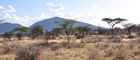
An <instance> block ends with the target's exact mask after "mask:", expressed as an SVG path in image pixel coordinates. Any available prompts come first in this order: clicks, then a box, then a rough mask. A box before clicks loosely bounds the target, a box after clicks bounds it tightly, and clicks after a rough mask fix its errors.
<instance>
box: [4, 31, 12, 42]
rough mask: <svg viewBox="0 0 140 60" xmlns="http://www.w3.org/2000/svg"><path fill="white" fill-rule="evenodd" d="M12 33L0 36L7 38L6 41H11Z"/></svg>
mask: <svg viewBox="0 0 140 60" xmlns="http://www.w3.org/2000/svg"><path fill="white" fill-rule="evenodd" d="M13 35H14V34H13V31H10V32H5V33H4V34H3V35H2V36H3V38H7V39H8V40H11V37H12V36H13Z"/></svg>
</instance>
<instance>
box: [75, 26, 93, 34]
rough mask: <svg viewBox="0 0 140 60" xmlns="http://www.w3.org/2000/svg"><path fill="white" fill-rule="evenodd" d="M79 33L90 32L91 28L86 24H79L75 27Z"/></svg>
mask: <svg viewBox="0 0 140 60" xmlns="http://www.w3.org/2000/svg"><path fill="white" fill-rule="evenodd" d="M75 29H76V30H77V31H78V32H79V33H88V32H90V31H91V30H92V29H91V28H90V27H88V26H79V27H76V28H75Z"/></svg>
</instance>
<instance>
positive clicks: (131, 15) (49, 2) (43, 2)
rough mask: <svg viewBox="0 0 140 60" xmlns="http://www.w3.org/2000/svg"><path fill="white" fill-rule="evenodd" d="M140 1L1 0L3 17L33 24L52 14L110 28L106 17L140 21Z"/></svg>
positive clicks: (1, 17) (16, 21) (28, 24)
mask: <svg viewBox="0 0 140 60" xmlns="http://www.w3.org/2000/svg"><path fill="white" fill-rule="evenodd" d="M139 6H140V0H0V20H5V22H10V23H19V24H21V25H23V26H27V27H28V26H30V25H32V24H33V23H35V22H37V21H41V20H43V19H48V18H51V17H62V18H67V19H76V20H77V21H81V22H86V23H90V24H93V25H96V26H103V27H108V25H107V23H106V22H103V21H102V19H103V18H118V17H119V18H125V19H127V20H128V21H127V23H135V24H139V23H140V7H139Z"/></svg>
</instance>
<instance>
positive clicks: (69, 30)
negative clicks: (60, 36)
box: [55, 20, 76, 42]
mask: <svg viewBox="0 0 140 60" xmlns="http://www.w3.org/2000/svg"><path fill="white" fill-rule="evenodd" d="M55 23H56V24H58V25H59V26H60V27H61V28H62V29H63V32H64V33H65V34H66V35H67V37H68V38H67V39H68V42H69V39H70V38H69V36H70V35H72V34H73V33H74V31H75V30H74V29H73V28H74V25H75V23H76V21H75V20H67V21H64V22H63V23H61V24H60V23H59V22H55Z"/></svg>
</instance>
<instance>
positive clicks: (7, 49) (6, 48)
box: [0, 44, 20, 54]
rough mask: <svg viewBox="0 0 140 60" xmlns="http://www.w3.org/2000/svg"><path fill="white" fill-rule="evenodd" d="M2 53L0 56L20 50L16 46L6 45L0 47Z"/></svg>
mask: <svg viewBox="0 0 140 60" xmlns="http://www.w3.org/2000/svg"><path fill="white" fill-rule="evenodd" d="M1 48H2V49H3V50H4V51H3V52H0V54H7V53H10V52H12V51H15V50H16V49H20V47H19V46H16V45H7V44H3V46H2V47H1Z"/></svg>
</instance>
